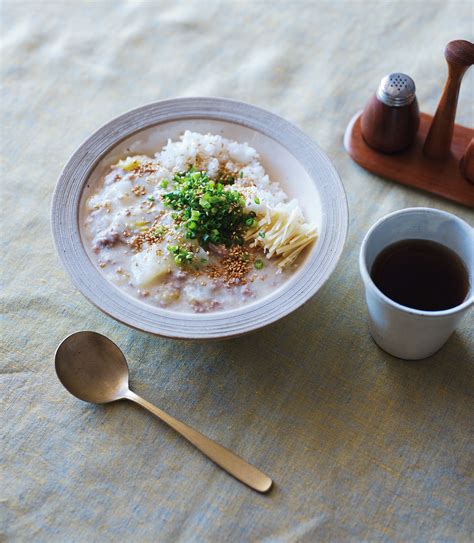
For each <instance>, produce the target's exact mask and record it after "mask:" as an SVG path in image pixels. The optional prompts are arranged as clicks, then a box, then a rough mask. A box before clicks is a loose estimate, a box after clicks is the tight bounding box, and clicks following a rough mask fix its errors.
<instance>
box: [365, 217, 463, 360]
mask: <svg viewBox="0 0 474 543" xmlns="http://www.w3.org/2000/svg"><path fill="white" fill-rule="evenodd" d="M403 239H426V240H431V241H436V242H438V243H441V244H442V245H445V246H446V247H449V248H450V249H451V250H453V251H454V252H455V253H456V254H457V255H458V256H459V257H460V258H461V259H462V261H463V262H464V264H465V266H466V269H467V270H468V273H469V291H468V293H467V296H466V298H465V300H464V301H463V303H462V304H460V305H457V306H456V307H452V308H451V309H446V310H443V311H420V310H418V309H412V308H410V307H405V306H403V305H400V304H398V303H397V302H394V301H393V300H391V299H390V298H388V297H387V296H385V295H384V294H383V293H382V292H381V291H380V290H379V289H378V288H377V287H376V286H375V284H374V282H373V281H372V279H371V277H370V270H371V267H372V264H373V263H374V260H375V258H376V256H377V255H378V254H379V253H380V252H381V251H382V250H383V249H384V248H385V247H387V246H388V245H391V244H392V243H395V242H397V241H401V240H403ZM359 266H360V273H361V275H362V279H363V281H364V285H365V298H366V301H367V307H368V310H369V329H370V333H371V335H372V337H373V338H374V340H375V342H376V343H377V344H378V345H379V346H380V347H381V348H382V349H383V350H384V351H386V352H388V353H389V354H391V355H393V356H396V357H398V358H404V359H406V360H418V359H420V358H426V357H427V356H430V355H432V354H434V353H435V352H436V351H438V350H439V349H440V348H441V347H442V346H443V345H444V343H445V342H446V341H447V339H448V338H449V336H450V335H451V334H452V333H453V331H454V329H455V328H456V326H457V325H458V324H459V323H460V321H461V319H462V318H463V317H464V316H465V315H466V314H467V313H468V312H469V309H470V307H471V306H472V305H473V302H474V286H473V285H474V280H473V275H474V230H473V228H472V227H471V226H469V224H467V223H466V222H465V221H463V220H461V219H459V218H458V217H456V216H455V215H452V214H451V213H447V212H445V211H441V210H439V209H430V208H427V207H413V208H408V209H402V210H400V211H395V212H394V213H390V214H389V215H386V216H385V217H383V218H381V219H380V220H379V221H377V222H376V223H375V224H374V225H373V226H372V228H371V229H370V230H369V231H368V232H367V234H366V236H365V238H364V241H363V242H362V247H361V249H360V255H359Z"/></svg>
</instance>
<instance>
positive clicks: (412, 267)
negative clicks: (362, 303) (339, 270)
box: [370, 239, 469, 311]
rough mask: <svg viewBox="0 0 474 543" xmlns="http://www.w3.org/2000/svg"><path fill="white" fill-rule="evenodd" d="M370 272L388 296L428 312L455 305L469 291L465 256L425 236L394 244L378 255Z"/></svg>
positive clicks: (374, 280) (405, 304)
mask: <svg viewBox="0 0 474 543" xmlns="http://www.w3.org/2000/svg"><path fill="white" fill-rule="evenodd" d="M370 275H371V277H372V280H373V282H374V283H375V285H376V286H377V287H378V288H379V289H380V290H381V291H382V292H383V293H384V294H385V296H387V297H388V298H390V299H391V300H394V301H395V302H397V303H399V304H401V305H404V306H407V307H412V308H414V309H421V310H424V311H442V310H444V309H450V308H451V307H455V306H457V305H459V304H461V303H462V302H463V301H464V300H465V298H466V295H467V293H468V290H469V275H468V272H467V270H466V267H465V265H464V263H463V261H462V260H461V258H460V257H459V256H458V255H457V254H456V253H455V252H454V251H452V250H451V249H449V248H448V247H445V246H444V245H441V244H440V243H437V242H435V241H428V240H424V239H405V240H402V241H397V242H396V243H392V244H391V245H389V246H388V247H386V248H385V249H384V250H383V251H382V252H380V253H379V254H378V255H377V257H376V259H375V261H374V263H373V265H372V269H371V271H370Z"/></svg>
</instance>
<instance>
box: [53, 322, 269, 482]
mask: <svg viewBox="0 0 474 543" xmlns="http://www.w3.org/2000/svg"><path fill="white" fill-rule="evenodd" d="M55 365H56V373H57V375H58V377H59V380H60V381H61V383H62V384H63V385H64V386H65V387H66V389H67V390H68V391H69V392H70V393H71V394H73V395H74V396H76V398H79V399H80V400H83V401H85V402H91V403H99V404H100V403H110V402H115V401H116V400H130V401H132V402H135V403H137V404H139V405H141V406H142V407H144V408H145V409H147V410H148V411H150V413H153V415H156V416H157V417H158V418H159V419H160V420H162V421H163V422H165V423H166V424H167V425H168V426H171V428H173V429H174V430H176V431H177V432H178V433H179V434H181V435H182V436H183V437H184V438H186V439H187V440H188V441H189V442H190V443H192V444H193V445H194V446H195V447H197V448H198V449H199V450H200V451H201V452H202V453H204V454H205V455H206V456H207V457H208V458H210V459H211V460H212V461H213V462H215V463H216V464H217V465H218V466H220V467H221V468H222V469H225V470H226V471H227V472H228V473H230V474H231V475H233V476H234V477H235V478H236V479H238V480H239V481H241V482H242V483H245V484H246V485H248V486H249V487H250V488H253V489H254V490H257V491H258V492H268V491H269V490H270V488H271V486H272V480H271V479H270V478H269V477H267V476H266V475H265V474H264V473H262V472H261V471H260V470H258V469H257V468H255V467H254V466H252V465H250V464H248V463H247V462H246V461H245V460H243V459H242V458H240V457H239V456H237V455H236V454H234V453H233V452H231V451H229V450H228V449H226V448H225V447H223V446H222V445H219V444H218V443H216V442H215V441H213V440H212V439H209V438H208V437H206V436H203V435H202V434H201V433H199V432H197V431H196V430H193V429H192V428H190V427H189V426H187V425H186V424H184V423H183V422H181V421H179V420H177V419H175V418H174V417H171V416H170V415H168V414H167V413H165V412H164V411H162V410H161V409H158V408H157V407H155V406H154V405H152V404H151V403H149V402H147V401H146V400H144V399H143V398H140V396H137V394H135V393H134V392H132V391H131V390H130V389H129V385H128V366H127V361H126V360H125V356H124V355H123V353H122V351H121V350H120V349H119V348H118V347H117V345H115V343H114V342H113V341H111V340H110V339H108V338H106V337H105V336H103V335H101V334H97V333H96V332H76V333H75V334H72V335H70V336H69V337H67V338H66V339H64V340H63V341H62V343H61V344H60V345H59V347H58V348H57V350H56V355H55Z"/></svg>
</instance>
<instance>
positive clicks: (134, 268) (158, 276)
mask: <svg viewBox="0 0 474 543" xmlns="http://www.w3.org/2000/svg"><path fill="white" fill-rule="evenodd" d="M131 260H132V263H131V267H130V270H131V273H132V278H133V281H134V283H135V284H136V285H137V286H139V287H147V286H149V285H151V284H152V283H157V282H160V281H163V280H164V279H165V278H166V276H167V275H168V274H169V273H170V271H171V270H172V268H173V261H172V259H171V257H170V255H169V254H168V253H167V252H166V248H164V250H163V248H161V247H159V246H157V245H152V246H149V247H146V248H144V249H143V250H142V251H140V252H139V253H136V254H134V255H133V256H132V259H131Z"/></svg>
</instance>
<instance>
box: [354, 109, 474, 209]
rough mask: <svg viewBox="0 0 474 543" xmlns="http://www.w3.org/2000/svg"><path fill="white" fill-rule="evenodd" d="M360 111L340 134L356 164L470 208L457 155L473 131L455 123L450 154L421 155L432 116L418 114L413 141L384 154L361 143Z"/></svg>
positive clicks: (470, 188) (469, 189)
mask: <svg viewBox="0 0 474 543" xmlns="http://www.w3.org/2000/svg"><path fill="white" fill-rule="evenodd" d="M361 114H362V111H360V112H359V113H357V114H356V115H354V117H353V118H352V119H351V121H350V123H349V125H348V126H347V129H346V133H345V135H344V146H345V148H346V150H347V152H348V153H349V155H350V156H351V158H352V159H353V160H354V161H355V162H357V164H359V165H360V166H362V167H363V168H365V169H366V170H369V171H370V172H372V173H375V174H377V175H380V176H381V177H385V178H387V179H391V180H392V181H397V182H398V183H403V184H404V185H408V186H411V187H415V188H417V189H420V190H424V191H427V192H431V193H433V194H436V195H437V196H442V197H443V198H447V199H448V200H452V201H453V202H457V203H459V204H463V205H466V206H468V207H471V208H474V185H473V184H472V183H470V182H469V181H468V180H467V179H466V178H465V177H464V176H463V175H462V174H461V171H460V169H459V164H460V161H461V157H462V156H463V154H464V153H465V151H466V149H467V146H468V145H469V142H470V141H471V138H472V137H474V130H472V129H470V128H467V127H465V126H460V125H455V126H454V134H453V140H452V144H451V155H450V156H449V157H448V158H447V159H445V160H435V159H432V158H428V157H427V156H425V155H424V154H423V143H424V141H425V139H426V135H427V133H428V130H429V128H430V125H431V121H432V116H431V115H427V114H426V113H420V127H419V129H418V134H417V136H416V140H415V143H414V144H413V145H412V146H411V147H409V148H408V149H407V150H405V151H402V152H400V153H395V154H392V155H387V154H383V153H379V152H377V151H375V150H374V149H372V148H371V147H369V146H368V145H367V144H366V143H365V141H364V139H363V138H362V134H361V129H360V116H361Z"/></svg>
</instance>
